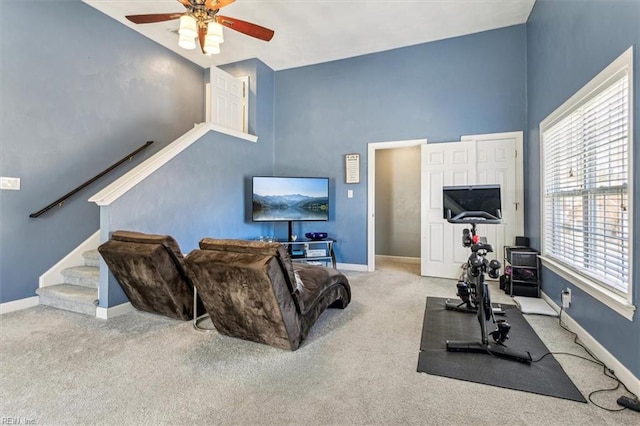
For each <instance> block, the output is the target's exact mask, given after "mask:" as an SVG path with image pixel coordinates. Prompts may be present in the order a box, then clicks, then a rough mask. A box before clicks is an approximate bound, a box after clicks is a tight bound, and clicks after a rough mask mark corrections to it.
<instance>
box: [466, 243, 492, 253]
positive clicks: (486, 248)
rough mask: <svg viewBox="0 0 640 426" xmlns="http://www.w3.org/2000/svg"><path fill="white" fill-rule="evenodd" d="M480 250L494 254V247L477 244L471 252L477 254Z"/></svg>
mask: <svg viewBox="0 0 640 426" xmlns="http://www.w3.org/2000/svg"><path fill="white" fill-rule="evenodd" d="M478 250H486V252H487V253H493V246H492V245H491V244H487V243H477V244H473V245H472V246H471V251H472V252H474V253H476V252H477V251H478Z"/></svg>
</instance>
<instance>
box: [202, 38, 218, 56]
mask: <svg viewBox="0 0 640 426" xmlns="http://www.w3.org/2000/svg"><path fill="white" fill-rule="evenodd" d="M204 53H205V55H217V54H218V53H220V45H219V44H218V43H216V42H213V41H211V40H209V39H208V38H206V39H205V41H204Z"/></svg>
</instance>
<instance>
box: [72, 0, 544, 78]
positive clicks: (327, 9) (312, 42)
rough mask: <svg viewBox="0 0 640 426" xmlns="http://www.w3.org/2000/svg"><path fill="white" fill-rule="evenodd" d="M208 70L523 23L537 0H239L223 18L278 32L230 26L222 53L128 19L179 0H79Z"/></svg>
mask: <svg viewBox="0 0 640 426" xmlns="http://www.w3.org/2000/svg"><path fill="white" fill-rule="evenodd" d="M83 1H84V2H85V3H87V4H89V5H90V6H93V7H95V8H96V9H98V10H100V11H102V12H103V13H105V14H107V15H109V16H111V17H112V18H114V19H116V20H118V21H120V22H122V23H123V24H124V25H126V26H128V27H130V28H133V29H134V30H136V31H138V32H139V33H141V34H143V35H145V36H147V37H149V38H150V39H152V40H154V41H156V42H157V43H160V44H161V45H163V46H165V47H167V48H168V49H171V50H173V51H174V52H176V53H178V54H179V55H181V56H183V57H185V58H187V59H189V60H190V61H192V62H194V63H196V64H198V65H200V66H202V67H204V68H208V67H210V66H212V65H223V64H228V63H232V62H237V61H242V60H245V59H252V58H258V59H260V60H261V61H262V62H264V63H265V64H267V65H268V66H269V67H271V68H272V69H274V70H276V71H278V70H283V69H287V68H295V67H300V66H304V65H311V64H317V63H321V62H328V61H333V60H336V59H344V58H349V57H353V56H359V55H363V54H367V53H373V52H381V51H384V50H390V49H395V48H398V47H404V46H411V45H415V44H420V43H425V42H429V41H434V40H441V39H445V38H450V37H456V36H460V35H465V34H472V33H477V32H480V31H486V30H491V29H495V28H502V27H507V26H510V25H516V24H522V23H525V22H526V21H527V18H528V17H529V13H530V12H531V9H532V8H533V5H534V3H535V0H385V1H380V0H322V1H319V0H306V1H305V0H236V2H235V3H232V4H230V5H229V6H227V7H225V8H223V9H221V11H220V14H221V15H226V16H230V17H233V18H237V19H241V20H244V21H249V22H252V23H254V24H258V25H261V26H263V27H267V28H270V29H272V30H274V31H275V36H274V37H273V39H272V40H271V41H270V42H264V41H261V40H257V39H254V38H253V37H249V36H247V35H244V34H241V33H238V32H236V31H233V30H230V29H228V28H225V29H224V37H225V42H224V43H223V44H222V45H221V50H222V51H221V53H220V54H218V55H213V56H206V55H203V54H202V53H201V52H200V50H198V49H197V50H184V49H181V48H180V47H178V36H177V34H176V33H175V31H177V29H178V20H173V21H167V22H161V23H155V24H142V25H136V24H133V23H131V22H129V21H128V20H127V19H125V16H126V15H137V14H146V13H173V12H183V11H184V10H185V8H184V6H183V5H182V4H181V3H179V2H178V1H177V0H83Z"/></svg>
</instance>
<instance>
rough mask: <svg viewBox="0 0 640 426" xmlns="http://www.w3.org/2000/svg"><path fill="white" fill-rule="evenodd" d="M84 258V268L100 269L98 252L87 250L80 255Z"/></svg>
mask: <svg viewBox="0 0 640 426" xmlns="http://www.w3.org/2000/svg"><path fill="white" fill-rule="evenodd" d="M82 256H83V257H84V266H95V267H96V268H99V267H100V252H98V250H97V249H96V250H89V251H85V252H84V253H82Z"/></svg>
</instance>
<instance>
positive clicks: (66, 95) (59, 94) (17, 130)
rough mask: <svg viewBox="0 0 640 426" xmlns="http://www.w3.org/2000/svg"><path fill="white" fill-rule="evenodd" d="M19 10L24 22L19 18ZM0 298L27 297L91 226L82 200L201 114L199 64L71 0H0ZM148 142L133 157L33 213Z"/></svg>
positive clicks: (93, 219)
mask: <svg viewBox="0 0 640 426" xmlns="http://www.w3.org/2000/svg"><path fill="white" fill-rule="evenodd" d="M25 17H26V18H25ZM0 52H1V55H2V72H1V78H0V93H1V94H2V95H1V96H0V108H1V117H2V118H1V120H2V122H1V125H0V132H1V133H0V144H1V145H0V154H1V155H0V175H2V176H13V177H19V178H21V179H22V181H21V184H22V189H21V190H20V191H0V217H1V218H2V219H1V220H0V302H7V301H12V300H17V299H22V298H26V297H31V296H34V295H35V293H34V292H35V289H36V288H37V287H38V277H39V276H40V275H41V274H42V273H43V272H45V271H46V270H47V269H49V268H50V267H51V266H52V265H54V264H55V263H56V262H58V261H59V260H60V259H61V258H62V257H64V256H65V255H66V254H67V253H69V252H70V251H71V250H72V249H74V248H75V247H76V246H77V245H78V244H80V243H81V242H82V241H84V240H85V239H86V238H87V237H89V236H90V235H91V234H93V233H94V232H95V231H96V230H98V227H99V211H98V207H97V206H96V205H95V204H93V203H88V202H87V199H88V198H89V197H91V196H92V195H93V194H95V193H96V192H98V190H100V189H101V188H102V187H103V186H104V185H106V184H107V183H109V182H111V181H112V180H114V179H115V178H117V177H118V176H119V175H120V174H122V173H124V172H125V171H127V170H128V169H129V168H131V167H133V166H135V165H136V164H138V163H139V162H140V160H141V159H142V158H145V157H148V156H149V155H151V154H153V153H154V152H155V151H157V150H158V149H160V148H162V147H163V146H164V145H166V144H167V143H169V142H171V141H173V140H174V139H176V138H177V137H178V136H180V135H182V134H184V133H185V132H186V131H187V130H188V129H189V128H191V127H193V124H194V123H196V122H201V121H203V119H204V110H203V105H204V98H203V94H204V72H203V70H202V69H201V68H200V67H198V66H196V65H194V64H192V63H190V62H188V61H186V60H184V59H183V58H181V57H179V56H178V55H176V54H174V53H173V52H171V51H169V50H167V49H165V48H163V47H161V46H159V45H158V44H156V43H154V42H152V41H151V40H149V39H147V38H145V37H143V36H141V35H140V34H138V33H136V32H135V31H133V30H130V29H128V28H126V27H125V26H123V25H122V24H120V23H118V22H117V21H115V20H113V19H112V18H110V17H108V16H106V15H104V14H102V13H101V12H99V11H97V10H95V9H93V8H91V7H89V6H87V5H86V4H84V3H82V2H80V0H70V1H55V2H53V1H51V2H49V1H38V2H35V1H9V0H2V2H0ZM147 140H153V141H155V144H154V145H152V147H151V148H150V149H148V150H147V152H145V153H144V154H142V155H140V156H138V157H137V158H136V159H135V160H134V161H132V162H131V163H128V164H126V165H124V166H122V167H121V168H120V169H118V170H117V171H115V172H113V175H109V176H106V177H104V178H103V179H101V180H100V181H98V182H97V183H95V184H93V185H92V186H90V187H89V188H87V189H85V190H83V191H81V192H80V193H78V194H77V195H75V196H74V198H72V199H70V200H69V201H67V202H66V203H65V205H64V207H63V208H62V209H56V210H53V211H50V212H49V213H46V214H45V215H44V216H41V217H40V218H38V219H30V218H29V214H30V213H32V212H35V211H38V210H40V209H41V208H42V207H44V206H45V205H47V204H49V203H50V202H53V201H54V200H56V199H57V198H59V197H60V196H62V195H64V194H65V193H67V192H68V191H71V190H72V189H74V188H75V187H77V186H78V185H80V184H82V183H83V182H85V181H86V180H88V179H90V178H92V177H93V176H95V175H96V174H97V173H99V172H101V171H102V170H104V169H105V168H107V167H108V166H110V165H111V164H113V163H115V162H116V161H118V160H120V159H121V158H122V157H124V156H125V155H127V154H128V153H130V152H132V151H133V150H134V149H136V148H138V147H139V146H141V145H143V144H144V142H145V141H147Z"/></svg>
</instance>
